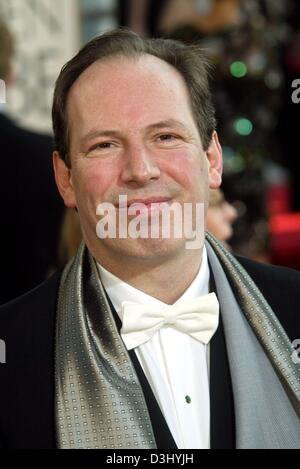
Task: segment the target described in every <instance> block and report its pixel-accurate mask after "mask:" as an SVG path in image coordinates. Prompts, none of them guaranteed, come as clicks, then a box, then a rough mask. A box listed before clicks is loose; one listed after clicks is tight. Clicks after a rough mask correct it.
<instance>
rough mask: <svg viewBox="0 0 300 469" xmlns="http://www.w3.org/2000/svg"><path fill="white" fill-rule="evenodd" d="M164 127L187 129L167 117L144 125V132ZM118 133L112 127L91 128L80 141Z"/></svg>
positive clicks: (85, 141) (117, 134)
mask: <svg viewBox="0 0 300 469" xmlns="http://www.w3.org/2000/svg"><path fill="white" fill-rule="evenodd" d="M165 127H172V128H178V127H179V128H180V129H181V130H183V131H184V132H188V129H187V128H186V126H185V125H184V124H183V123H182V122H180V121H178V120H176V119H167V120H163V121H159V122H156V123H154V124H150V125H149V126H148V127H146V132H151V131H153V130H160V129H163V128H165ZM120 135H121V132H120V131H118V130H114V129H107V130H91V131H90V132H88V133H87V134H86V135H85V136H84V137H83V138H82V141H81V143H83V144H85V143H87V142H88V141H89V140H92V139H94V138H97V137H120Z"/></svg>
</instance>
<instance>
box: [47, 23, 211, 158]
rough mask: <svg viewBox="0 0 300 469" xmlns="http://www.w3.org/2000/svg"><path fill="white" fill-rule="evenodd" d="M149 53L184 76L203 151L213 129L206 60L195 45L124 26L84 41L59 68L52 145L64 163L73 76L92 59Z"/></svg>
mask: <svg viewBox="0 0 300 469" xmlns="http://www.w3.org/2000/svg"><path fill="white" fill-rule="evenodd" d="M144 54H150V55H153V56H155V57H157V58H159V59H161V60H164V61H165V62H167V63H168V64H170V65H172V66H173V67H174V68H175V69H176V70H177V71H179V73H180V74H181V75H182V77H183V78H184V80H185V82H186V84H187V88H188V91H189V94H190V98H191V106H192V111H193V114H194V117H195V120H196V123H197V126H198V130H199V134H200V137H201V139H202V144H203V147H204V150H207V148H208V146H209V144H210V141H211V137H212V133H213V131H214V130H215V126H216V120H215V110H214V106H213V103H212V97H211V92H210V89H209V83H208V71H209V68H210V66H209V62H208V60H207V58H206V56H205V54H204V53H203V50H202V49H201V48H200V47H199V45H196V44H195V45H186V44H184V43H182V42H180V41H174V40H171V39H148V38H142V37H140V36H138V35H137V34H135V33H133V32H132V31H129V30H127V29H116V30H113V31H110V32H108V33H105V34H102V35H101V36H98V37H96V38H95V39H93V40H91V41H90V42H88V43H87V44H86V45H85V46H84V47H83V48H82V49H81V50H80V51H79V52H78V54H77V55H76V56H75V57H73V58H72V59H71V60H70V61H69V62H67V63H66V65H65V66H64V67H63V68H62V71H61V73H60V75H59V77H58V79H57V82H56V86H55V91H54V99H53V108H52V120H53V131H54V145H55V150H57V151H58V152H59V154H60V156H61V158H62V159H63V160H64V161H65V162H66V164H68V165H69V166H70V165H71V163H70V155H69V130H68V122H67V99H68V94H69V91H70V89H71V87H72V85H73V84H74V83H75V81H76V80H77V78H78V77H79V76H80V75H81V74H82V73H83V72H84V70H86V69H87V68H88V67H89V66H90V65H92V64H93V63H94V62H96V61H98V60H101V59H104V58H108V57H112V56H123V57H124V56H125V57H139V56H141V55H144Z"/></svg>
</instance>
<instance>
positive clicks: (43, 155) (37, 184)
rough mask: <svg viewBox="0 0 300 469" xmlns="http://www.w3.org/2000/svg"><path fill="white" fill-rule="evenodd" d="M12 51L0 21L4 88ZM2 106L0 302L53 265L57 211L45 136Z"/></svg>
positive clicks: (48, 139)
mask: <svg viewBox="0 0 300 469" xmlns="http://www.w3.org/2000/svg"><path fill="white" fill-rule="evenodd" d="M13 51H14V41H13V37H12V35H11V33H10V31H9V30H8V28H7V26H6V25H5V24H4V23H3V22H2V21H0V79H2V80H3V81H4V82H5V84H6V88H8V87H9V86H10V85H11V84H12V83H13V81H14V78H13V71H12V58H13ZM6 106H7V105H6V104H0V142H1V176H0V178H1V184H0V199H1V203H0V209H1V217H2V220H3V225H2V230H1V241H2V245H3V246H5V249H3V251H2V255H1V264H0V265H1V267H0V278H1V289H0V304H3V303H6V302H7V301H9V300H12V299H14V298H16V297H17V296H19V295H21V294H22V293H25V292H27V291H28V290H29V289H31V288H33V287H35V286H36V285H38V284H39V283H41V282H42V281H43V280H45V279H46V277H47V275H48V273H49V271H50V269H51V268H52V267H53V266H55V261H56V256H57V245H58V235H59V231H60V221H61V216H62V212H63V204H62V202H61V200H60V197H59V195H58V194H57V190H56V187H55V182H54V177H53V171H52V167H51V153H52V139H51V137H49V136H47V135H39V134H35V133H34V132H30V131H28V130H25V129H22V128H20V127H18V126H17V125H16V124H15V123H14V122H13V121H12V120H11V119H10V118H9V117H8V116H7V115H6V113H5V111H6ZM12 181H13V183H12ZM12 184H13V187H12ZM4 220H5V222H4Z"/></svg>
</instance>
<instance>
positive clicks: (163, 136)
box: [54, 55, 222, 265]
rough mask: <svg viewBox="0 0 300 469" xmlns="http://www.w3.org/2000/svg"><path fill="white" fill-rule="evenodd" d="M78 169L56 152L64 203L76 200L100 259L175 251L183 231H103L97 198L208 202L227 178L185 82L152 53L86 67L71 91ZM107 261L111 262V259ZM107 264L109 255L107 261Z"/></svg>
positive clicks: (89, 240) (91, 246) (156, 255)
mask: <svg viewBox="0 0 300 469" xmlns="http://www.w3.org/2000/svg"><path fill="white" fill-rule="evenodd" d="M68 122H69V129H70V160H71V165H72V167H71V169H70V170H69V169H68V168H67V167H66V165H65V163H64V162H63V161H62V160H61V159H60V157H59V155H58V154H57V153H55V154H54V168H55V174H56V181H57V184H58V187H59V190H60V193H61V195H62V197H63V198H64V201H65V204H66V205H67V206H68V207H77V209H78V212H79V216H80V220H81V227H82V232H83V236H84V239H85V242H86V244H87V246H88V248H89V250H90V252H91V253H92V254H93V256H94V257H95V258H96V259H97V260H98V261H100V262H103V260H104V259H107V258H113V257H114V256H115V258H116V259H118V260H120V256H121V257H122V259H124V260H125V258H126V257H127V258H128V259H130V258H136V259H140V260H148V261H149V260H151V259H158V258H160V259H161V258H162V256H166V257H168V256H176V255H178V254H179V253H180V252H182V250H184V249H185V242H184V240H183V239H169V240H167V239H99V238H98V237H97V234H96V225H97V222H98V221H99V217H98V216H97V215H96V209H97V206H98V205H99V204H100V203H103V202H110V203H112V204H115V205H117V204H118V198H119V195H127V197H128V201H129V202H131V201H135V202H136V201H142V202H146V203H150V202H151V201H154V202H155V201H157V200H161V201H164V200H166V201H168V203H172V202H179V203H180V204H183V203H186V202H190V203H193V204H195V203H197V202H198V203H204V204H205V206H207V201H208V189H209V187H211V188H216V187H218V186H219V185H220V182H221V169H222V164H221V149H220V146H219V143H218V140H217V135H216V134H214V135H213V138H212V142H211V145H210V147H209V149H208V151H207V152H204V150H203V147H202V143H201V138H200V135H199V132H198V129H197V126H196V123H195V120H194V117H193V114H192V110H191V106H190V99H189V95H188V91H187V88H186V85H185V82H184V80H183V78H182V77H181V75H180V74H179V72H177V70H175V69H174V68H173V67H171V66H170V65H169V64H167V63H166V62H164V61H162V60H160V59H158V58H156V57H154V56H150V55H144V56H141V57H139V58H134V59H129V58H122V57H113V58H110V59H106V60H103V61H98V62H95V63H94V64H93V65H91V66H90V67H89V68H88V69H86V70H85V71H84V73H82V75H81V76H80V77H79V78H78V79H77V81H76V82H75V83H74V85H73V86H72V88H71V90H70V93H69V97H68ZM104 263H105V262H104ZM106 265H107V262H106Z"/></svg>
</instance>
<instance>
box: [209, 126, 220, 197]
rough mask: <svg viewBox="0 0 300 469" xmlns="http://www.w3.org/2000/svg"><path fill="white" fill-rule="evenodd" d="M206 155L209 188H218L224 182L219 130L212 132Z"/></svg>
mask: <svg viewBox="0 0 300 469" xmlns="http://www.w3.org/2000/svg"><path fill="white" fill-rule="evenodd" d="M206 155H207V159H208V164H209V188H210V189H217V188H218V187H220V185H221V183H222V170H223V158H222V147H221V145H220V142H219V138H218V134H217V132H214V133H213V134H212V138H211V142H210V145H209V148H208V150H207V152H206Z"/></svg>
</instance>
